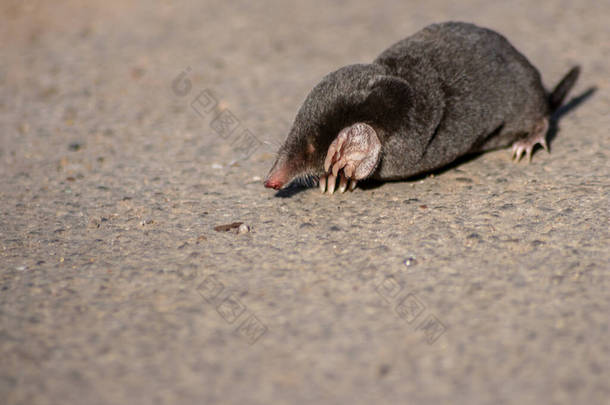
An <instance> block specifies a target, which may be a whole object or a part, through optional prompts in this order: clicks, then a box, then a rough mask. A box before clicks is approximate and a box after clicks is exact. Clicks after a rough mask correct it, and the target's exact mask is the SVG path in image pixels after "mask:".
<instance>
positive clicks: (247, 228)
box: [237, 224, 250, 233]
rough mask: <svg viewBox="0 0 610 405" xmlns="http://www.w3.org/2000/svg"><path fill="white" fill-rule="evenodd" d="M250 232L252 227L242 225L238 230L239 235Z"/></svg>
mask: <svg viewBox="0 0 610 405" xmlns="http://www.w3.org/2000/svg"><path fill="white" fill-rule="evenodd" d="M248 232H250V227H249V226H248V225H246V224H241V225H240V226H239V228H238V230H237V233H248Z"/></svg>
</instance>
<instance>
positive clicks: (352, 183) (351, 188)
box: [349, 179, 358, 191]
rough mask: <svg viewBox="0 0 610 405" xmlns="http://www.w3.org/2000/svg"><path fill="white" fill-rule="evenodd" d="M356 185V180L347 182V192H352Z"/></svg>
mask: <svg viewBox="0 0 610 405" xmlns="http://www.w3.org/2000/svg"><path fill="white" fill-rule="evenodd" d="M356 184H358V182H357V181H356V180H353V179H352V180H350V181H349V191H354V189H355V188H356Z"/></svg>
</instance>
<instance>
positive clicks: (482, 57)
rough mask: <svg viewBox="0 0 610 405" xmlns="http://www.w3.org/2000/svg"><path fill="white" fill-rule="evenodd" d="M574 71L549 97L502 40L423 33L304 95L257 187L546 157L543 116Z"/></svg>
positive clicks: (467, 30)
mask: <svg viewBox="0 0 610 405" xmlns="http://www.w3.org/2000/svg"><path fill="white" fill-rule="evenodd" d="M578 74H579V68H578V67H575V68H573V69H572V70H571V71H570V72H569V73H568V74H567V75H566V77H565V78H564V79H563V80H562V81H561V82H560V83H559V84H558V85H557V87H556V88H555V90H554V91H553V92H551V93H548V92H547V91H546V90H545V89H544V87H543V85H542V82H541V79H540V74H539V73H538V71H537V70H536V68H535V67H534V66H532V65H531V64H530V63H529V61H528V60H527V59H526V58H525V56H523V55H522V54H521V53H519V52H518V51H517V50H516V49H515V48H513V46H512V45H511V44H510V43H509V42H508V40H506V39H505V38H504V37H503V36H502V35H500V34H498V33H496V32H494V31H491V30H489V29H485V28H480V27H477V26H475V25H472V24H467V23H459V22H448V23H441V24H434V25H430V26H428V27H426V28H424V29H423V30H421V31H419V32H417V33H416V34H415V35H413V36H411V37H408V38H406V39H404V40H402V41H400V42H398V43H396V44H394V45H393V46H391V47H390V48H388V49H387V50H386V51H384V52H383V53H381V55H379V56H378V57H377V59H375V60H374V61H373V63H371V64H357V65H349V66H345V67H343V68H341V69H339V70H337V71H335V72H332V73H330V74H328V75H327V76H325V77H324V78H323V79H322V81H321V82H320V83H319V84H318V85H316V86H315V87H314V89H313V90H312V91H311V92H310V94H309V95H308V96H307V98H306V100H305V102H304V103H303V105H302V106H301V108H300V110H299V111H298V113H297V116H296V118H295V120H294V124H293V127H292V129H291V131H290V133H289V134H288V137H287V139H286V141H285V142H284V144H283V146H282V147H281V148H280V150H279V152H278V157H277V160H276V162H275V164H274V166H273V167H272V169H271V171H270V172H269V175H268V176H267V179H266V181H265V186H266V187H271V188H275V189H280V188H282V187H284V186H286V185H287V184H288V183H290V182H291V181H292V180H294V179H295V178H298V177H304V176H315V177H317V178H319V179H320V182H321V188H322V190H323V191H324V190H325V189H326V184H327V183H328V189H329V192H333V191H334V188H335V182H336V179H337V178H339V180H340V185H339V188H340V189H341V191H345V189H346V188H347V184H348V181H350V180H351V181H352V184H350V188H351V187H353V186H355V182H356V181H357V180H362V179H365V178H374V179H379V180H394V179H404V178H407V177H410V176H413V175H416V174H420V173H424V172H427V171H430V170H433V169H437V168H440V167H442V166H445V165H447V164H449V163H451V162H453V161H454V160H456V159H457V158H459V157H461V156H463V155H465V154H469V153H477V152H484V151H488V150H492V149H498V148H503V147H507V146H509V145H511V144H512V145H513V155H514V156H515V157H516V158H517V160H518V159H519V158H520V157H521V155H522V154H523V153H525V154H526V155H527V156H528V157H531V153H532V150H533V147H534V146H535V145H536V144H538V143H539V144H541V145H542V146H543V147H545V148H546V142H545V135H546V132H547V129H548V120H549V117H550V115H551V113H552V112H553V111H554V110H555V109H557V108H558V107H559V106H560V105H561V103H562V101H563V99H564V98H565V96H566V95H567V92H568V91H569V89H570V88H571V87H572V86H573V84H574V83H575V81H576V79H577V77H578Z"/></svg>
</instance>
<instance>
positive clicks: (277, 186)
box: [265, 179, 283, 190]
mask: <svg viewBox="0 0 610 405" xmlns="http://www.w3.org/2000/svg"><path fill="white" fill-rule="evenodd" d="M282 186H283V184H282V183H281V182H279V181H276V180H271V179H267V180H265V187H267V188H272V189H274V190H279V189H280V188H282Z"/></svg>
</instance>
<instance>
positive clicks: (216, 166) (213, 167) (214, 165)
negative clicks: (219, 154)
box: [212, 163, 222, 169]
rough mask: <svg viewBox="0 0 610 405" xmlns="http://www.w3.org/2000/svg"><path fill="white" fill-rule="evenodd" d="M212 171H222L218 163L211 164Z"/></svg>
mask: <svg viewBox="0 0 610 405" xmlns="http://www.w3.org/2000/svg"><path fill="white" fill-rule="evenodd" d="M212 169H222V165H220V164H218V163H212Z"/></svg>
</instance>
